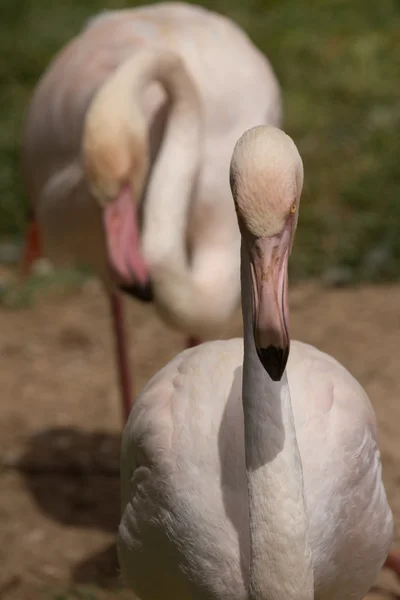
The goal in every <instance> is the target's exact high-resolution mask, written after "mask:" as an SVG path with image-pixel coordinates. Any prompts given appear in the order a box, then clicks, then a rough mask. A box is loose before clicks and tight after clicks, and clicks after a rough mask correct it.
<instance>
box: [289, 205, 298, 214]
mask: <svg viewBox="0 0 400 600" xmlns="http://www.w3.org/2000/svg"><path fill="white" fill-rule="evenodd" d="M296 208H297V207H296V202H294V203H293V204H292V206H291V207H290V214H291V215H293V214H294V213H295V212H296Z"/></svg>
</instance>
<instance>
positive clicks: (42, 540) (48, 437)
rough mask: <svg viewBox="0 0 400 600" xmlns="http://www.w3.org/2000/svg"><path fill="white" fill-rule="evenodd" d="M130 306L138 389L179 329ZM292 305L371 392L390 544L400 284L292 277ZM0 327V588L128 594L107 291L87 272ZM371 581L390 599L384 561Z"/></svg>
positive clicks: (22, 594)
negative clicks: (119, 555) (62, 292)
mask: <svg viewBox="0 0 400 600" xmlns="http://www.w3.org/2000/svg"><path fill="white" fill-rule="evenodd" d="M127 306H128V313H129V314H128V319H129V324H130V331H131V337H132V340H131V341H132V355H133V356H134V358H135V360H136V363H135V365H136V387H137V389H139V388H141V387H142V385H143V384H144V383H145V382H146V381H147V379H148V378H149V377H150V376H151V375H152V374H153V373H154V372H155V371H156V370H157V369H158V368H159V367H161V366H162V365H163V364H164V363H165V362H166V361H168V360H169V359H170V358H171V357H173V356H174V355H175V354H176V353H177V352H178V351H179V350H180V349H181V348H182V346H183V343H184V340H183V337H182V336H181V335H179V334H177V333H174V332H171V331H170V330H168V329H167V328H166V327H164V326H163V325H162V324H161V323H160V322H159V320H158V318H157V317H156V316H155V314H154V312H153V310H152V308H151V307H149V306H143V305H141V304H138V303H136V302H128V303H127ZM291 307H292V310H291V325H292V334H293V337H295V338H298V339H302V340H304V341H308V342H311V343H313V344H315V345H316V346H318V347H319V348H321V349H323V350H325V351H327V352H330V353H331V354H333V355H334V356H335V357H337V358H338V359H339V360H341V361H342V362H343V363H344V364H345V365H346V366H347V367H348V368H349V370H350V371H351V372H352V373H353V374H354V375H355V376H356V377H357V378H359V380H360V381H361V382H362V383H363V385H364V386H365V388H366V390H367V392H368V393H369V395H370V397H371V399H372V401H373V404H374V407H375V410H376V414H377V418H378V422H379V429H380V444H381V449H382V460H383V464H384V480H385V484H386V488H387V492H388V496H389V500H390V503H391V506H392V509H393V511H394V515H395V519H396V541H397V542H400V493H399V487H400V438H399V430H400V402H399V398H398V393H399V390H400V368H399V353H398V350H397V348H398V339H399V338H398V332H399V320H400V309H399V307H400V287H398V286H397V287H395V286H393V287H379V288H378V287H375V288H373V287H362V288H359V289H353V290H324V289H321V288H318V287H314V286H301V287H297V288H295V289H294V290H293V292H292V294H291ZM239 323H240V320H239V319H238V320H237V322H236V323H234V324H233V327H232V332H231V333H233V334H237V333H238V332H240V326H239ZM0 330H1V339H0V359H1V362H0V382H1V391H2V398H1V404H0V458H1V463H0V465H2V466H0V486H1V488H0V489H1V493H0V598H1V600H3V599H5V600H38V599H39V598H40V599H44V598H50V599H51V598H53V599H56V598H58V599H59V600H61V599H67V598H68V599H69V598H87V599H89V598H92V599H94V598H96V599H110V598H119V599H120V600H122V599H124V598H131V596H130V595H129V593H127V592H123V591H122V590H121V584H120V582H119V579H118V574H117V564H116V554H115V546H114V533H115V530H116V526H117V523H118V509H119V506H118V505H119V500H118V493H119V492H118V489H119V484H118V474H117V471H118V452H119V438H120V427H121V418H120V411H119V404H118V401H119V396H118V389H117V382H116V375H115V370H114V361H113V352H112V349H113V339H112V337H111V332H110V323H109V315H108V306H107V302H106V299H105V297H104V296H103V294H102V292H101V290H100V288H99V286H98V285H97V284H96V283H93V282H89V283H88V284H87V285H85V286H84V288H83V290H82V292H80V293H76V294H73V295H70V296H69V297H62V298H52V299H47V300H44V301H41V302H40V303H38V304H37V305H36V306H35V307H33V308H30V309H23V310H6V309H2V310H1V311H0ZM87 585H90V586H91V588H90V589H91V591H90V590H89V591H88V590H86V592H84V591H82V589H83V588H80V586H87ZM377 586H378V588H377V589H374V590H373V591H372V592H371V599H372V598H379V597H381V598H389V597H395V598H396V597H399V596H397V594H399V591H400V584H399V583H398V582H397V581H396V580H395V578H394V576H393V575H392V574H391V573H387V572H383V573H382V574H381V575H380V577H379V581H378V582H377ZM77 589H80V590H81V592H79V593H78V591H76V590H77ZM74 590H75V591H74ZM79 594H81V595H79Z"/></svg>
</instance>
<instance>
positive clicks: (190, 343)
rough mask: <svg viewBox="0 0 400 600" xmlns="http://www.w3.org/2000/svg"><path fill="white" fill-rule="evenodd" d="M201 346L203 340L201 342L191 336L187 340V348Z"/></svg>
mask: <svg viewBox="0 0 400 600" xmlns="http://www.w3.org/2000/svg"><path fill="white" fill-rule="evenodd" d="M199 344H201V340H199V338H196V337H192V336H190V337H188V339H187V342H186V348H194V347H195V346H198V345H199Z"/></svg>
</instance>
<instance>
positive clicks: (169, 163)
mask: <svg viewBox="0 0 400 600" xmlns="http://www.w3.org/2000/svg"><path fill="white" fill-rule="evenodd" d="M280 116H281V100H280V90H279V85H278V82H277V79H276V77H275V75H274V73H273V71H272V69H271V67H270V65H269V62H268V61H267V59H266V58H265V57H264V56H263V55H262V54H261V53H260V52H259V51H258V49H257V48H256V47H255V46H254V45H253V44H252V42H251V41H250V39H249V38H248V37H247V36H246V34H245V33H244V32H243V31H242V30H241V29H240V28H239V27H238V26H237V25H236V24H235V23H234V22H233V21H231V20H230V19H228V18H226V17H223V16H220V15H217V14H215V13H213V12H211V11H209V10H206V9H203V8H200V7H197V6H191V5H186V4H183V3H165V4H158V5H154V6H152V5H150V6H145V7H140V8H135V9H130V10H121V11H115V12H105V13H102V14H100V15H99V16H97V17H95V18H94V19H93V20H91V21H90V22H89V23H88V24H87V26H86V28H85V29H84V30H83V31H82V33H80V34H79V35H78V36H77V37H76V38H74V39H73V40H72V41H71V42H70V43H69V44H67V46H66V47H65V48H64V49H63V50H62V51H61V52H60V53H59V54H58V56H56V58H55V59H54V60H53V61H52V63H51V64H50V66H49V67H48V69H47V71H46V72H45V74H44V75H43V77H42V79H41V80H40V82H39V84H38V86H37V88H36V90H35V92H34V95H33V99H32V102H31V105H30V107H29V110H28V116H27V121H26V126H25V131H24V137H23V173H24V177H25V180H26V185H27V189H28V193H29V196H30V198H31V200H32V206H33V211H34V212H33V216H32V219H31V222H30V225H29V228H28V233H27V243H26V256H25V259H26V260H25V262H26V268H27V269H29V267H30V265H31V264H32V261H33V260H34V259H35V257H37V256H38V255H39V252H40V246H42V248H41V250H43V252H44V254H46V255H47V256H48V257H50V258H51V259H52V261H53V263H54V264H56V265H60V266H61V265H70V264H75V263H83V264H85V265H87V266H89V267H91V268H92V269H93V270H94V271H95V272H96V273H97V274H98V276H99V277H100V278H101V279H102V281H103V283H104V286H105V288H106V290H107V293H108V295H109V297H110V303H111V309H112V316H113V326H114V331H115V338H116V344H117V347H116V348H117V363H118V367H119V377H120V385H121V392H122V403H123V413H124V417H125V418H126V417H127V416H128V414H129V411H130V408H131V404H132V400H131V398H132V396H131V394H132V386H131V382H130V378H129V372H130V370H131V369H128V361H127V348H126V344H125V335H124V327H123V315H122V305H121V297H120V294H119V292H120V291H123V292H125V293H127V294H132V295H134V296H136V297H138V298H140V299H142V300H145V301H150V300H152V299H154V302H155V305H156V307H157V309H158V311H159V313H160V315H161V316H162V317H163V318H164V319H165V321H166V322H167V323H168V324H170V325H171V326H173V327H176V328H177V329H179V330H181V331H182V332H185V333H186V334H188V335H189V336H190V338H189V341H188V345H195V344H196V343H198V341H199V339H200V338H201V339H208V338H215V337H217V336H218V335H220V334H221V332H223V330H224V328H225V327H226V325H227V324H228V323H229V321H230V319H231V316H232V314H233V312H234V310H235V308H236V307H237V305H238V304H239V300H240V284H239V258H238V256H239V253H238V249H239V244H240V237H239V231H238V228H237V223H236V218H235V212H234V209H233V206H232V202H231V199H230V192H229V183H228V166H229V160H230V154H231V151H232V147H233V145H234V142H235V140H236V139H237V137H238V135H239V134H240V133H241V132H242V131H243V130H244V129H246V128H248V127H251V126H253V125H256V124H258V123H272V124H278V123H279V121H280ZM39 234H40V235H39Z"/></svg>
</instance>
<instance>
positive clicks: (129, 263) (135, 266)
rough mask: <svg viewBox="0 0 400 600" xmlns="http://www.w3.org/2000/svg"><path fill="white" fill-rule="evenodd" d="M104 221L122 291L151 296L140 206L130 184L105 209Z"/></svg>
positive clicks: (144, 297)
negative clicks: (138, 206) (143, 244)
mask: <svg viewBox="0 0 400 600" xmlns="http://www.w3.org/2000/svg"><path fill="white" fill-rule="evenodd" d="M103 210H104V212H103V223H104V230H105V235H106V242H107V251H108V257H109V260H110V264H111V268H112V270H113V272H114V274H115V275H116V278H117V281H118V283H119V287H120V288H121V290H122V291H124V292H127V293H133V294H134V295H137V296H138V297H139V298H141V299H143V300H149V299H151V298H150V297H151V286H150V275H149V272H148V269H147V266H146V263H145V261H144V259H143V257H142V255H141V252H140V236H139V227H138V222H137V215H136V207H135V204H134V202H133V197H132V192H131V189H130V187H129V186H125V187H123V188H122V189H121V191H120V193H119V194H118V196H117V197H116V198H115V199H114V200H113V201H112V202H109V203H108V204H107V205H106V206H105V208H104V209H103Z"/></svg>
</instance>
